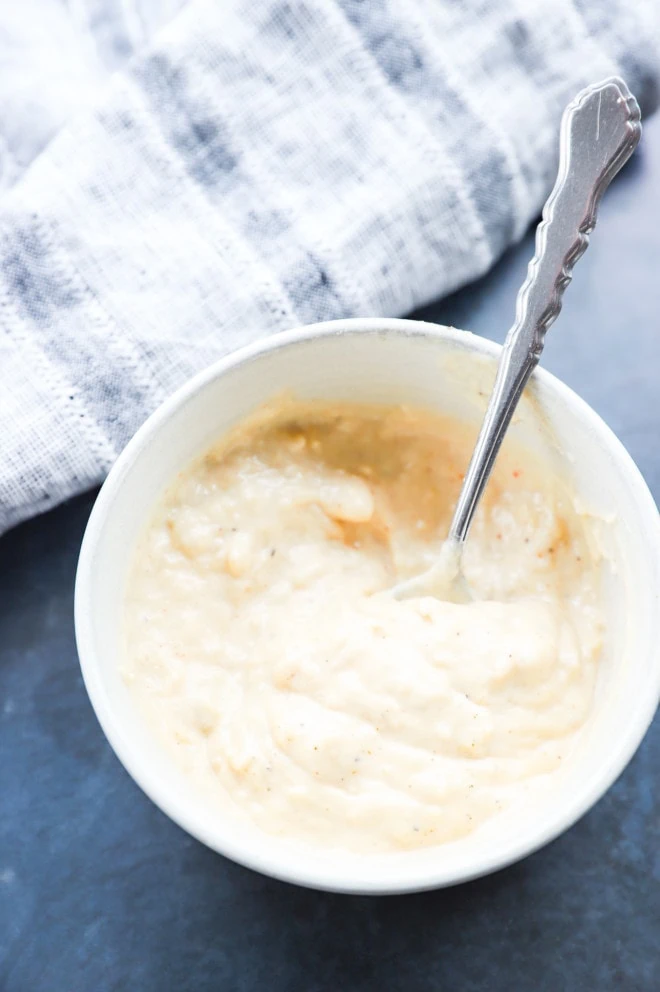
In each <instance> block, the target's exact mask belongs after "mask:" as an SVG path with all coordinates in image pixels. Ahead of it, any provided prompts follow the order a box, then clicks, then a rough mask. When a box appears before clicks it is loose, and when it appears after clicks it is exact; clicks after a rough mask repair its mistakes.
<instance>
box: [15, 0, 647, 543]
mask: <svg viewBox="0 0 660 992" xmlns="http://www.w3.org/2000/svg"><path fill="white" fill-rule="evenodd" d="M659 59H660V4H659V3H658V2H657V0H608V2H607V3H604V2H598V0H534V2H533V3H532V2H528V0H462V2H461V0H222V2H218V0H191V2H188V3H185V2H183V0H160V2H157V0H78V2H76V3H68V4H67V3H62V4H52V2H51V0H23V2H21V3H17V4H6V5H5V8H4V9H3V12H2V15H0V239H1V241H2V248H1V250H0V356H1V364H0V369H1V373H0V374H1V376H2V383H1V389H0V438H1V448H0V451H1V458H0V530H3V529H6V528H7V527H9V526H10V525H12V524H13V523H16V522H17V521H19V520H21V519H23V518H25V517H27V516H29V515H30V514H32V513H35V512H37V511H40V510H43V509H45V508H48V507H50V506H52V505H53V504H55V503H57V502H58V501H60V500H62V499H63V498H65V497H67V496H70V495H72V494H73V493H75V492H77V491H80V490H82V489H84V488H86V487H90V486H92V485H94V484H95V483H98V482H99V481H100V480H101V479H102V478H103V476H104V474H105V473H106V472H107V470H108V468H109V467H110V465H111V464H112V462H113V460H114V459H115V457H116V455H117V453H118V452H119V451H120V449H121V448H122V446H123V445H124V444H125V442H126V440H127V439H128V438H129V437H130V435H131V434H132V433H133V432H134V431H135V429H136V427H137V426H138V425H139V424H140V422H141V421H142V420H143V419H144V417H145V416H146V415H147V414H148V413H149V412H150V411H151V410H153V409H154V407H155V406H157V405H158V404H159V403H160V402H161V400H162V399H163V398H164V397H165V396H167V395H168V393H170V391H171V390H172V389H174V388H175V387H176V386H178V385H179V384H180V383H181V382H182V381H183V380H184V379H185V378H186V377H187V376H189V375H190V374H191V373H193V372H195V371H196V370H198V369H199V368H200V367H202V366H204V365H205V364H207V363H208V362H210V361H212V360H213V359H215V358H217V357H219V356H220V355H222V354H224V353H226V352H227V351H229V350H231V349H233V348H236V347H237V346H238V345H242V344H245V343H247V342H248V341H251V340H253V339H254V338H256V337H258V336H259V335H263V334H268V333H272V332H273V331H278V330H282V329H284V328H288V327H291V326H294V325H297V324H302V323H306V322H310V321H314V320H322V319H330V318H334V317H345V316H347V315H367V314H372V315H380V314H388V315H397V314H404V313H406V312H408V311H410V310H412V309H413V308H414V307H416V306H419V305H421V304H423V303H426V302H428V301H430V300H431V299H433V298H436V297H438V296H439V295H441V294H443V293H447V292H448V291H450V290H453V289H455V288H456V287H458V286H460V285H461V284H463V283H465V282H467V281H468V280H471V279H474V278H475V277H476V276H479V275H480V274H481V273H483V272H484V271H485V270H486V269H487V268H488V267H489V266H490V265H491V264H492V262H493V261H494V260H495V259H496V258H497V257H498V256H499V255H500V253H501V252H502V251H503V249H504V248H505V247H506V246H507V245H508V244H510V243H511V242H513V241H515V240H516V239H517V238H519V237H520V236H521V235H522V233H523V232H524V230H525V228H526V226H527V225H528V224H529V222H530V221H531V220H532V219H533V218H534V216H535V215H536V214H537V212H538V211H539V208H540V206H541V204H542V202H543V200H544V198H545V196H546V194H547V192H548V189H549V186H550V185H551V182H552V179H553V174H554V171H555V167H556V155H557V128H558V122H559V117H560V114H561V111H562V109H563V107H564V105H565V104H566V102H567V101H568V100H569V99H570V98H571V97H572V96H573V95H574V94H575V92H576V91H577V90H578V89H579V88H580V87H582V86H583V85H585V84H587V83H589V82H593V81H595V80H599V79H601V78H602V77H604V76H608V75H611V74H613V73H617V74H620V75H622V76H623V77H624V78H625V79H626V81H627V82H628V84H629V86H630V87H631V89H632V90H633V91H634V92H635V93H636V94H637V96H638V98H639V99H640V101H641V102H642V104H643V105H645V108H646V110H647V111H648V110H650V109H652V108H653V106H654V105H655V102H656V98H657V87H658V77H659V75H660V69H659Z"/></svg>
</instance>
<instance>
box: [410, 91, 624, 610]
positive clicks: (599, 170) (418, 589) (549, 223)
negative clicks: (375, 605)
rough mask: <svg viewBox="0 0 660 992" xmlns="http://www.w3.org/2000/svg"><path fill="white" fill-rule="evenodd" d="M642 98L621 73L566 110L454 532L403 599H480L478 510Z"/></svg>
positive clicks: (620, 162)
mask: <svg viewBox="0 0 660 992" xmlns="http://www.w3.org/2000/svg"><path fill="white" fill-rule="evenodd" d="M641 132H642V127H641V124H640V111H639V105H638V103H637V101H636V99H635V97H634V96H633V95H632V94H631V93H630V91H629V89H628V87H627V86H626V84H625V83H624V82H623V80H622V79H619V78H618V77H615V76H613V77H612V78H610V79H605V80H604V81H603V82H602V83H598V84H596V85H594V86H589V87H587V88H586V89H584V90H582V91H581V92H580V93H578V95H577V96H576V97H575V99H574V100H573V101H572V102H571V103H569V105H568V106H567V107H566V110H565V111H564V115H563V117H562V122H561V131H560V139H559V172H558V175H557V181H556V183H555V186H554V189H553V191H552V193H551V194H550V196H549V198H548V200H547V202H546V204H545V207H544V208H543V216H542V220H541V223H540V224H539V226H538V228H537V232H536V254H535V256H534V258H533V259H532V261H531V262H530V263H529V268H528V271H527V278H526V279H525V282H524V283H523V285H522V286H521V288H520V291H519V293H518V300H517V303H516V320H515V323H514V325H513V327H512V328H511V330H510V331H509V333H508V334H507V337H506V341H505V343H504V347H503V349H502V354H501V357H500V361H499V365H498V368H497V375H496V377H495V385H494V386H493V392H492V394H491V397H490V400H489V403H488V408H487V410H486V415H485V417H484V421H483V424H482V426H481V431H480V433H479V437H478V438H477V443H476V445H475V448H474V452H473V454H472V459H471V461H470V465H469V467H468V470H467V472H466V474H465V478H464V480H463V486H462V488H461V492H460V495H459V497H458V502H457V504H456V509H455V511H454V516H453V519H452V522H451V526H450V528H449V536H448V537H447V539H446V541H445V542H444V544H443V546H442V548H441V551H440V554H439V556H438V561H437V562H436V563H435V564H434V565H433V566H432V567H431V568H430V569H429V570H428V571H426V572H424V573H423V574H421V575H418V576H415V577H414V578H412V579H409V580H408V581H406V582H402V583H399V584H398V585H396V586H395V587H394V589H393V595H394V596H395V597H396V598H397V599H404V598H408V597H410V596H437V597H438V598H441V599H448V600H452V601H457V602H465V601H468V600H470V599H471V598H473V597H472V596H471V594H470V590H469V588H468V586H467V583H466V582H465V579H464V577H463V574H462V571H461V555H462V551H463V546H464V544H465V539H466V538H467V535H468V531H469V529H470V524H471V523H472V518H473V516H474V513H475V510H476V508H477V505H478V503H479V500H480V499H481V496H482V493H483V491H484V489H485V487H486V483H487V482H488V478H489V476H490V473H491V470H492V468H493V464H494V462H495V459H496V457H497V453H498V451H499V449H500V445H501V443H502V439H503V437H504V434H505V432H506V430H507V428H508V426H509V424H510V422H511V418H512V416H513V412H514V410H515V408H516V406H517V404H518V401H519V399H520V397H521V395H522V392H523V390H524V388H525V385H526V383H527V380H528V379H529V377H530V375H531V374H532V372H533V370H534V368H535V367H536V365H537V364H538V361H539V359H540V357H541V352H542V351H543V344H544V340H545V333H546V331H547V329H548V328H549V327H550V325H551V324H552V322H553V321H554V320H555V319H556V318H557V316H558V315H559V311H560V310H561V304H562V296H563V293H564V290H565V289H566V287H567V285H568V284H569V282H570V281H571V277H572V271H573V266H574V265H575V263H576V262H577V260H578V259H579V258H580V256H581V255H582V254H583V253H584V251H585V250H586V248H587V246H588V244H589V235H590V234H591V232H592V231H593V229H594V227H595V225H596V216H597V211H598V204H599V202H600V198H601V196H602V195H603V192H604V191H605V189H606V188H607V186H608V185H609V183H610V182H611V180H612V179H613V178H614V176H615V175H616V174H617V172H618V171H619V169H620V168H621V167H622V165H624V163H625V162H627V161H628V159H629V158H630V156H631V155H632V153H633V151H634V150H635V148H636V147H637V143H638V142H639V139H640V136H641Z"/></svg>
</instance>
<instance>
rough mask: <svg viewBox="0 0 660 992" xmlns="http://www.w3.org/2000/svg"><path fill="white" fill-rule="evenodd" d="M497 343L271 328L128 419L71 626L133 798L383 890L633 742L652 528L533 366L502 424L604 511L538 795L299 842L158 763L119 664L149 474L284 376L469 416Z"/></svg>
mask: <svg viewBox="0 0 660 992" xmlns="http://www.w3.org/2000/svg"><path fill="white" fill-rule="evenodd" d="M498 352H499V349H498V347H497V346H496V345H494V344H491V343H490V342H488V341H486V340H483V339H481V338H477V337H474V336H473V335H470V334H467V333H465V332H462V331H457V330H453V329H450V328H446V327H437V326H435V325H428V324H422V323H419V322H413V321H406V320H385V319H382V320H381V319H367V320H346V321H335V322H332V323H327V324H318V325H314V326H312V327H306V328H302V329H301V330H297V331H292V332H290V333H287V334H282V335H278V336H276V337H270V338H267V339H265V340H264V341H262V342H261V343H259V344H257V345H252V346H250V347H248V348H245V349H243V350H242V351H239V352H237V353H236V354H234V355H231V356H230V357H229V358H226V359H224V360H222V361H220V362H218V363H217V364H216V365H214V366H212V367H211V368H209V369H207V370H206V371H204V372H202V373H201V374H200V375H198V376H197V377H196V378H194V379H192V380H191V381H190V382H189V383H188V384H187V385H185V386H183V388H182V389H180V390H179V391H178V392H177V393H176V394H175V395H174V396H173V397H172V398H171V399H170V400H168V401H167V402H166V403H165V404H164V405H163V406H162V407H161V408H160V409H159V410H157V411H156V413H154V415H153V416H152V417H151V418H150V419H149V420H148V421H147V422H146V424H145V425H144V426H143V427H142V428H141V429H140V430H139V431H138V433H137V434H136V436H135V437H134V438H133V440H132V441H131V442H130V444H129V445H128V447H127V448H126V450H125V451H124V452H123V454H122V455H121V457H120V458H119V460H118V461H117V464H116V465H115V467H114V468H113V470H112V472H111V473H110V475H109V477H108V480H107V482H106V483H105V485H104V487H103V489H102V491H101V493H100V495H99V497H98V500H97V502H96V505H95V507H94V510H93V512H92V515H91V517H90V521H89V525H88V527H87V532H86V534H85V539H84V542H83V546H82V551H81V554H80V563H79V566H78V576H77V582H76V603H75V614H76V636H77V641H78V650H79V654H80V663H81V666H82V671H83V676H84V679H85V684H86V686H87V691H88V692H89V696H90V698H91V701H92V704H93V706H94V709H95V710H96V714H97V716H98V719H99V721H100V723H101V726H102V727H103V730H104V731H105V733H106V735H107V737H108V740H109V741H110V743H111V745H112V746H113V748H114V749H115V751H116V753H117V755H118V756H119V758H120V760H121V761H122V762H123V764H124V765H125V767H126V768H127V770H128V771H129V772H130V774H131V775H132V776H133V778H134V779H135V780H136V782H138V784H139V785H140V786H141V787H142V788H143V789H144V791H145V792H146V793H147V795H148V796H150V797H151V799H153V801H154V802H155V803H157V805H158V806H160V808H161V809H162V810H164V811H165V812H166V813H167V814H168V815H169V816H171V817H172V819H173V820H175V821H176V822H177V823H178V824H180V826H182V827H183V828H184V829H186V830H188V831H189V832H190V833H191V834H192V835H193V836H195V837H197V838H199V839H200V840H201V841H203V842H204V843H205V844H208V845H209V847H211V848H214V849H215V850H216V851H219V852H221V853H222V854H224V855H227V856H228V857H230V858H233V859H234V860H235V861H238V862H240V863H242V864H244V865H248V866H250V867H251V868H255V869H258V870H259V871H262V872H264V873H266V874H269V875H273V876H276V877H278V878H281V879H286V880H288V881H291V882H297V883H299V884H302V885H308V886H313V887H316V888H322V889H330V890H336V891H343V892H359V893H392V892H407V891H414V890H419V889H426V888H435V887H440V886H445V885H451V884H454V883H456V882H460V881H464V880H467V879H470V878H474V877H476V876H479V875H483V874H486V873H487V872H491V871H494V870H495V869H497V868H501V867H503V866H504V865H507V864H509V863H511V862H513V861H516V860H517V859H519V858H521V857H523V856H524V855H526V854H529V853H530V852H531V851H534V850H535V849H537V848H539V847H541V846H542V845H543V844H546V843H547V842H548V841H550V840H552V839H553V838H555V837H556V836H557V835H558V834H560V833H561V832H562V831H563V830H566V828H567V827H569V826H570V825H571V824H572V823H574V822H575V820H577V819H578V817H580V816H581V815H582V814H583V813H585V812H586V811H587V810H588V809H589V808H590V807H591V806H592V805H593V804H594V803H595V802H596V801H597V800H598V799H599V798H600V797H601V796H602V795H603V793H604V792H605V791H606V790H607V789H608V788H609V786H610V785H611V784H612V783H613V782H614V780H615V779H616V778H617V776H618V775H619V774H620V772H621V771H622V769H623V768H624V767H625V765H626V764H627V762H628V761H629V760H630V758H631V756H632V755H633V753H634V751H635V750H636V748H637V747H638V745H639V743H640V741H641V740H642V737H643V736H644V733H645V731H646V729H647V728H648V726H649V723H650V721H651V719H652V717H653V714H654V712H655V709H656V706H657V703H658V696H659V692H660V611H659V609H658V598H659V594H660V525H659V522H658V513H657V510H656V507H655V504H654V502H653V499H652V497H651V495H650V493H649V491H648V489H647V487H646V485H645V483H644V481H643V479H642V477H641V475H640V474H639V472H638V470H637V468H636V467H635V465H634V463H633V462H632V460H631V459H630V457H629V455H628V454H627V452H626V451H625V449H624V448H623V447H622V445H621V444H620V443H619V441H618V440H617V439H616V437H614V435H613V434H612V433H611V431H610V430H609V429H608V428H607V427H606V426H605V424H604V423H603V422H602V420H601V419H600V418H599V417H598V416H597V415H596V414H595V413H594V412H593V411H592V410H591V409H590V408H589V407H588V406H587V405H586V404H585V403H584V402H583V401H582V400H581V399H579V398H578V397H577V396H576V395H575V394H574V393H573V392H571V390H570V389H568V388H567V387H566V386H564V385H562V383H561V382H559V381H558V380H557V379H555V378H554V377H553V376H551V375H549V374H548V373H547V372H544V371H543V370H538V371H537V372H536V373H535V375H534V377H533V379H532V382H531V384H530V387H529V389H528V392H527V395H526V397H525V398H524V399H523V402H522V405H521V413H520V416H519V417H517V420H516V423H515V424H514V425H513V427H512V428H511V429H512V430H513V431H514V432H515V433H517V434H518V436H519V437H520V438H521V439H522V440H524V441H525V442H526V443H529V444H532V445H534V446H535V447H537V448H538V447H539V446H542V447H544V448H545V450H546V453H547V455H548V457H549V458H553V459H555V460H556V461H557V463H558V466H559V468H560V469H561V470H562V471H564V472H566V473H568V474H569V475H570V476H571V478H572V482H573V485H574V488H575V491H576V493H577V494H578V495H579V498H580V499H581V501H582V502H583V504H584V506H585V507H587V508H588V509H589V510H590V512H592V513H595V514H598V515H600V516H601V517H602V527H601V528H600V530H601V533H600V540H601V543H602V546H603V550H604V552H605V554H606V556H607V558H608V564H607V567H606V568H605V569H604V596H605V600H606V602H605V616H606V617H607V624H608V629H607V637H606V650H605V653H604V658H603V662H602V667H601V675H600V680H599V685H598V690H597V698H596V700H595V704H594V708H593V713H592V716H591V717H590V720H589V722H588V724H587V726H586V727H585V730H584V732H583V734H582V739H581V741H580V745H579V747H578V748H577V749H576V752H575V754H574V755H573V756H572V758H571V760H570V761H567V762H565V768H564V769H562V771H561V773H558V774H556V775H555V776H554V783H553V786H552V788H550V789H548V790H547V791H546V792H544V794H543V796H542V797H541V798H537V799H535V800H534V802H529V803H527V805H525V806H523V807H522V808H521V809H517V810H516V811H515V812H514V813H511V814H507V813H504V814H502V815H501V816H500V817H498V818H496V819H495V820H493V821H491V823H490V824H486V825H485V827H483V828H480V829H479V830H477V831H475V832H474V833H473V834H472V835H471V836H469V837H467V838H465V839H464V840H461V841H458V842H455V843H452V844H450V845H445V846H439V847H436V848H430V849H427V850H424V851H417V852H413V853H406V854H395V855H387V856H386V855H379V856H374V857H366V856H364V855H353V854H349V853H343V852H336V851H327V852H323V851H321V852H315V851H312V850H306V849H304V848H302V847H301V846H300V845H299V844H298V845H294V844H293V843H292V842H291V841H289V840H287V839H279V838H274V837H271V836H268V835H266V834H264V833H262V832H260V831H258V830H257V829H256V828H246V827H245V824H244V823H242V822H240V821H237V820H235V819H234V817H233V814H232V813H231V812H230V811H228V812H227V815H226V817H225V816H223V817H222V818H219V817H218V816H217V813H215V812H212V811H211V810H210V809H209V808H208V805H207V804H206V803H205V802H204V798H203V796H201V795H199V794H198V793H197V792H195V790H194V789H193V787H192V786H191V785H190V784H189V783H188V782H187V781H186V780H185V779H184V778H183V776H182V775H181V774H180V773H179V772H178V770H177V769H176V768H175V767H173V764H172V762H171V760H170V758H169V756H168V755H167V754H166V753H164V752H163V751H161V749H160V747H159V746H158V745H157V744H156V743H155V741H154V740H153V739H152V737H151V735H150V734H149V732H148V731H147V729H146V728H145V726H144V725H143V722H142V720H141V718H140V716H139V714H138V713H137V711H136V710H134V708H133V704H132V700H131V698H130V696H129V694H128V691H127V689H126V687H125V686H124V684H123V682H122V680H121V678H120V676H119V658H120V652H121V628H122V596H123V590H124V583H125V578H126V573H127V568H128V565H129V561H130V558H131V554H132V551H133V546H134V544H135V541H136V538H137V536H138V534H139V532H140V530H141V529H142V528H143V527H144V525H145V523H146V521H147V519H148V517H149V514H150V511H151V509H152V507H153V504H154V503H155V501H156V499H157V498H158V496H159V495H160V494H161V492H162V490H163V488H164V487H165V486H166V485H167V484H168V483H169V482H170V480H171V479H172V478H173V476H174V475H175V474H176V472H177V471H179V470H180V469H181V468H183V467H184V466H186V465H187V463H188V462H190V461H191V459H193V458H194V457H195V456H196V455H198V454H200V453H201V452H203V451H204V450H205V449H206V448H207V447H208V446H210V445H211V443H212V442H213V441H214V440H215V439H216V438H217V437H218V436H219V435H222V434H223V433H224V432H225V431H226V430H227V429H228V428H230V427H231V426H232V425H233V424H235V423H236V422H237V421H238V420H240V419H241V418H243V417H244V416H245V415H246V414H248V413H249V412H250V411H251V410H253V409H254V408H255V407H256V406H258V405H259V404H260V403H261V402H263V401H264V400H266V399H269V398H271V397H272V396H273V395H274V394H277V393H279V392H281V391H284V390H292V391H293V393H294V395H298V396H301V397H305V398H324V399H350V400H359V401H365V402H394V403H410V404H417V405H420V406H425V407H429V408H436V409H438V410H441V411H446V412H450V413H451V412H453V413H456V414H458V415H459V416H465V417H468V418H469V417H472V418H473V419H474V420H475V423H476V420H477V418H478V417H479V416H480V413H481V412H482V411H483V408H484V405H485V397H486V396H487V394H488V391H489V388H490V384H491V382H492V379H493V375H494V368H495V362H496V359H497V355H498Z"/></svg>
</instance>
